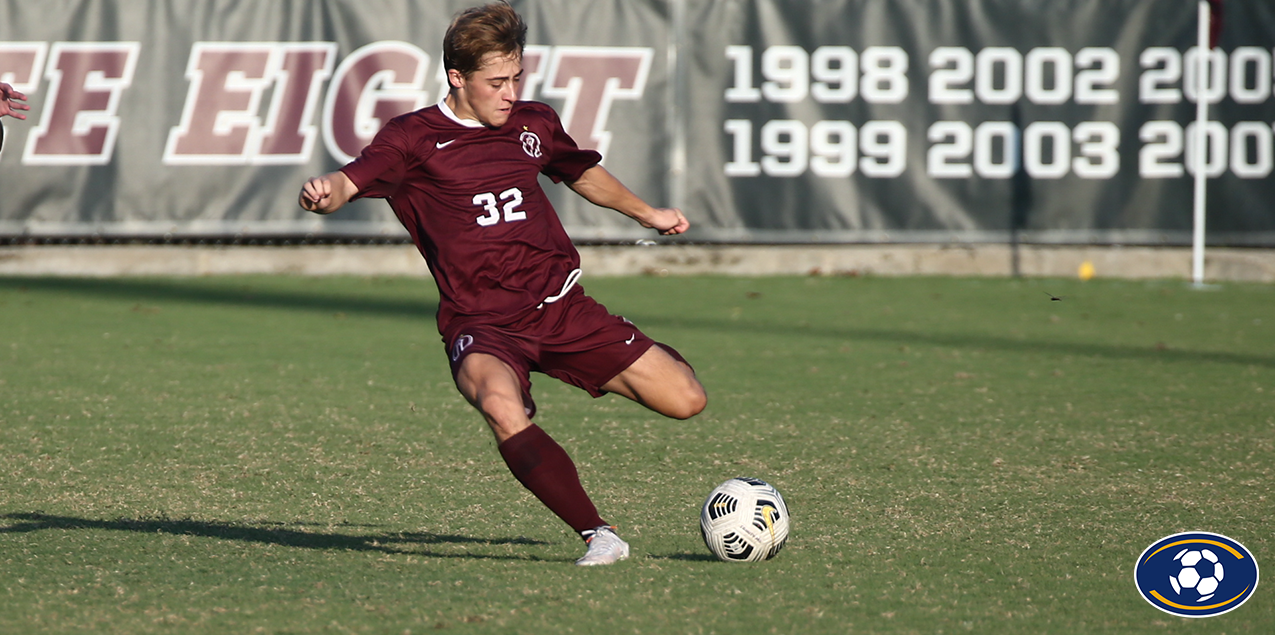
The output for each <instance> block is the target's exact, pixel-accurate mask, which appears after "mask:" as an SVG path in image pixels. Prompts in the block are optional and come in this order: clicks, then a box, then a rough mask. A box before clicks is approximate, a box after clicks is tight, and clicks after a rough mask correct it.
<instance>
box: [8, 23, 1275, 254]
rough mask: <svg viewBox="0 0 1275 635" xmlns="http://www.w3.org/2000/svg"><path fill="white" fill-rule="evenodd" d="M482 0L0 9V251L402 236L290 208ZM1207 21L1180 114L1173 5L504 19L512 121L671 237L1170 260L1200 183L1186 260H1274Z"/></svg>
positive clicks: (396, 105) (1255, 172)
mask: <svg viewBox="0 0 1275 635" xmlns="http://www.w3.org/2000/svg"><path fill="white" fill-rule="evenodd" d="M476 1H477V0H464V1H462V0H445V1H444V0H430V1H428V2H426V1H421V0H405V1H403V2H391V3H368V2H354V1H351V0H273V1H271V2H264V1H262V2H239V1H232V0H158V1H155V2H145V3H139V2H130V1H128V0H41V1H40V2H29V1H21V0H0V81H5V82H8V83H10V84H12V85H13V86H14V87H15V88H17V89H18V90H20V91H22V92H24V93H26V94H27V95H29V96H30V100H29V103H30V105H31V111H30V113H29V119H28V120H27V121H25V122H24V121H17V120H14V119H8V118H6V119H5V120H4V125H5V126H6V134H5V140H4V147H3V149H0V236H10V237H12V236H20V235H24V234H25V235H32V236H58V235H78V236H85V235H94V234H96V235H101V236H110V235H128V236H148V237H162V236H166V235H173V236H222V237H225V236H245V237H250V236H255V235H266V234H269V235H289V236H298V237H301V236H306V235H332V234H338V235H359V236H403V235H405V234H404V232H403V231H402V229H401V228H400V227H399V225H398V223H397V221H396V220H395V219H394V217H393V215H392V214H391V213H390V211H389V209H388V206H387V205H385V204H384V203H383V202H380V201H359V202H357V203H355V204H353V205H352V206H351V207H349V208H347V209H345V210H342V212H341V213H339V214H336V215H334V216H333V217H318V216H314V215H310V214H307V213H305V212H303V211H301V210H300V209H299V208H298V207H297V206H296V201H295V199H296V193H297V190H298V189H299V187H300V184H301V183H302V182H303V181H304V180H305V179H306V178H307V177H308V176H310V175H314V174H319V173H323V172H327V171H331V170H333V169H335V168H337V167H339V166H340V165H342V164H343V163H345V162H346V161H348V160H350V159H351V158H352V157H354V156H356V155H357V154H358V153H359V151H360V149H361V148H362V147H363V146H364V145H365V144H367V143H368V142H369V141H370V140H371V139H372V137H373V136H374V135H375V134H376V132H377V130H379V128H380V127H381V126H382V125H383V124H384V123H385V122H386V121H387V120H388V119H389V118H391V117H393V116H395V115H397V114H400V113H404V112H408V111H411V110H414V109H417V108H421V107H424V106H427V105H430V104H433V103H436V102H437V101H438V100H439V99H441V98H442V97H443V96H444V95H445V91H446V82H445V79H444V75H443V70H442V64H441V60H440V44H439V43H440V41H441V39H442V35H443V32H444V30H445V29H446V27H447V25H448V23H449V22H450V20H451V18H452V16H453V15H454V14H455V12H456V11H458V10H460V9H463V8H465V7H467V6H469V5H471V4H474V3H475V2H476ZM1216 4H1222V5H1223V6H1224V7H1225V12H1224V14H1223V16H1222V23H1221V26H1222V28H1221V30H1220V40H1219V42H1218V47H1217V48H1215V49H1213V50H1212V51H1210V52H1209V54H1208V65H1209V69H1210V72H1209V74H1208V82H1207V85H1206V86H1204V87H1203V89H1202V90H1201V89H1200V88H1199V86H1200V85H1201V82H1200V81H1199V80H1198V79H1197V77H1196V75H1198V73H1197V71H1196V68H1197V62H1196V60H1198V59H1199V52H1198V51H1197V50H1196V49H1195V47H1194V41H1195V25H1196V22H1195V16H1196V12H1195V5H1196V3H1195V2H1194V0H1122V1H1119V2H1113V1H1112V0H1051V1H1049V2H1045V1H1043V0H823V1H821V2H817V3H816V2H792V1H788V0H730V1H727V0H592V1H590V2H578V1H573V0H537V1H530V0H528V1H523V2H515V3H514V5H515V7H516V8H517V9H518V10H519V11H520V12H522V13H523V15H524V17H525V18H526V19H527V21H528V23H529V25H530V27H531V32H530V34H529V43H530V45H529V46H528V48H527V50H526V54H525V58H524V71H525V75H524V81H523V85H522V97H523V98H524V99H535V100H539V101H545V102H548V103H550V104H551V105H553V106H554V107H555V108H556V109H557V110H558V112H559V113H560V114H561V116H562V119H563V122H564V124H565V125H566V127H567V129H568V131H569V132H570V133H571V134H572V135H573V136H574V138H575V139H576V140H577V142H579V143H580V145H582V146H586V147H591V148H595V149H597V150H599V151H600V152H601V153H602V154H603V156H604V163H605V165H606V166H607V167H608V168H609V169H610V170H612V171H613V172H615V173H616V174H617V175H618V176H619V177H620V178H621V180H623V181H624V182H625V183H626V184H628V185H629V186H630V187H631V188H632V189H634V190H635V191H637V192H639V193H640V194H641V195H642V196H643V197H644V198H646V199H647V200H649V201H651V202H652V203H655V204H663V205H678V206H681V207H683V208H685V209H686V211H687V213H688V216H689V217H690V218H691V220H692V222H693V223H694V228H693V230H692V233H690V234H689V235H688V236H687V238H690V239H693V240H708V241H740V242H758V241H762V242H806V241H816V242H817V241H825V242H828V241H840V242H847V241H848V242H859V241H872V242H880V241H895V242H933V241H941V242H946V241H1003V240H1010V239H1017V240H1028V241H1035V242H1099V243H1141V244H1173V243H1186V242H1188V240H1189V233H1190V219H1191V214H1190V198H1191V197H1190V187H1191V181H1192V178H1193V175H1194V174H1195V172H1196V171H1197V169H1203V170H1205V171H1206V173H1207V174H1208V176H1209V185H1210V193H1209V199H1208V200H1209V230H1210V233H1209V237H1210V242H1212V243H1215V244H1254V245H1270V244H1275V212H1273V211H1272V209H1275V185H1272V183H1273V180H1272V179H1271V178H1269V177H1270V175H1271V172H1272V168H1273V167H1275V150H1273V148H1275V90H1273V84H1275V63H1273V58H1275V4H1272V3H1265V2H1239V1H1233V0H1228V1H1225V2H1222V3H1216ZM1201 95H1203V96H1204V98H1205V99H1208V100H1209V102H1210V105H1211V107H1212V113H1213V116H1212V117H1211V121H1210V122H1209V124H1208V126H1207V127H1206V134H1205V135H1204V136H1205V137H1206V138H1207V144H1206V150H1207V151H1206V152H1203V153H1201V152H1198V151H1197V148H1196V147H1195V146H1196V145H1198V143H1197V142H1196V139H1197V138H1198V136H1199V135H1197V133H1196V128H1195V124H1194V123H1193V122H1194V111H1195V102H1196V101H1197V99H1199V98H1200V97H1201ZM1200 156H1203V160H1201V159H1199V158H1197V157H1200ZM1197 166H1198V167H1197ZM550 191H551V196H553V198H554V201H555V205H556V206H557V207H558V210H559V212H560V214H561V215H562V217H563V222H564V224H565V225H566V226H567V227H568V230H569V231H570V232H571V233H572V235H573V236H574V237H576V238H577V239H581V240H633V239H637V238H646V237H649V236H647V234H648V233H649V232H646V231H644V230H642V229H640V228H638V227H637V226H636V225H634V224H633V223H632V222H631V221H629V220H628V219H626V218H623V217H620V216H619V215H617V214H614V213H611V212H608V211H605V210H599V209H597V208H594V207H592V206H590V205H588V204H587V203H584V202H583V201H581V200H580V199H579V198H578V197H576V196H574V195H573V194H571V193H570V192H569V191H566V190H565V188H561V187H558V188H550Z"/></svg>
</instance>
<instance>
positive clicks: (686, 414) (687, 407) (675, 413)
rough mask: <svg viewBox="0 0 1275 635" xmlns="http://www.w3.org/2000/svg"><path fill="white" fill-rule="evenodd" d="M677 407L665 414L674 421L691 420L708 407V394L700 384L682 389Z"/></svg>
mask: <svg viewBox="0 0 1275 635" xmlns="http://www.w3.org/2000/svg"><path fill="white" fill-rule="evenodd" d="M681 392H682V394H681V395H680V396H679V398H678V399H677V401H676V403H675V405H674V406H673V407H672V408H670V409H669V412H667V413H665V414H667V415H668V416H670V417H672V418H674V419H690V418H691V417H694V416H695V415H697V414H699V413H701V412H703V411H704V408H705V407H707V406H708V394H707V393H705V392H704V387H703V386H702V385H700V383H699V382H692V383H691V384H690V385H688V386H686V387H685V388H683V389H682V391H681Z"/></svg>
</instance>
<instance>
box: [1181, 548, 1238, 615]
mask: <svg viewBox="0 0 1275 635" xmlns="http://www.w3.org/2000/svg"><path fill="white" fill-rule="evenodd" d="M1173 559H1174V560H1178V561H1181V563H1182V570H1181V571H1178V574H1177V575H1171V576H1169V584H1171V585H1173V590H1174V591H1175V592H1177V594H1178V595H1182V589H1195V593H1196V594H1197V595H1198V596H1199V597H1198V598H1197V599H1196V600H1195V601H1196V602H1203V601H1205V600H1207V599H1209V598H1211V597H1213V592H1214V591H1217V587H1218V583H1219V582H1221V581H1222V576H1224V575H1225V574H1226V572H1225V571H1223V570H1222V563H1221V562H1218V558H1217V554H1215V553H1213V552H1212V551H1209V550H1208V549H1201V550H1199V551H1195V550H1193V549H1183V550H1182V551H1179V552H1178V555H1176V556H1173Z"/></svg>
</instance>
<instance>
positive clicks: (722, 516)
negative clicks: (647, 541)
mask: <svg viewBox="0 0 1275 635" xmlns="http://www.w3.org/2000/svg"><path fill="white" fill-rule="evenodd" d="M699 528H700V532H701V533H702V534H703V536H704V544H705V545H708V550H709V551H712V552H713V555H715V556H717V557H718V558H720V559H722V560H725V561H727V562H758V561H760V560H770V559H771V558H774V557H775V554H777V553H779V550H780V549H783V547H784V542H785V541H787V540H788V506H787V505H785V504H784V497H783V496H780V495H779V490H776V489H775V488H773V487H771V486H770V485H769V484H768V483H766V482H765V481H763V480H760V479H755V478H742V477H741V478H733V479H731V480H729V481H726V482H725V483H722V484H721V485H718V486H717V488H716V489H714V490H713V491H712V493H710V494H709V495H708V500H706V501H704V507H703V508H702V509H701V510H700V514H699Z"/></svg>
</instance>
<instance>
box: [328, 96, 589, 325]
mask: <svg viewBox="0 0 1275 635" xmlns="http://www.w3.org/2000/svg"><path fill="white" fill-rule="evenodd" d="M471 124H472V125H471ZM601 159H602V157H601V155H599V154H598V153H597V152H594V151H593V150H582V149H580V148H579V147H577V146H576V143H575V141H573V140H572V139H571V137H570V136H569V135H567V132H566V130H564V129H563V127H562V122H561V121H559V119H558V115H557V113H555V112H554V111H553V109H552V108H550V107H549V106H547V105H545V104H541V103H537V102H529V101H524V102H517V103H516V104H514V107H513V110H512V111H511V112H510V115H509V120H508V122H506V123H505V125H503V126H501V127H500V128H487V127H486V126H482V125H480V124H477V122H472V121H465V122H463V121H461V120H458V119H457V118H456V117H455V115H453V114H452V112H451V110H450V109H447V108H446V105H445V104H440V105H435V106H430V107H429V108H424V109H421V110H418V111H416V112H412V113H408V114H406V115H401V116H399V117H395V118H394V119H392V120H391V121H390V122H389V124H387V125H386V126H385V127H384V128H383V129H381V131H380V132H379V133H377V135H376V138H375V139H373V140H372V143H371V144H370V145H368V146H367V147H366V148H364V149H363V152H362V154H360V155H359V157H358V158H357V159H355V160H354V161H352V162H350V164H348V165H346V166H345V167H343V168H341V171H342V172H344V173H345V175H346V176H348V177H349V178H350V180H351V181H353V182H354V185H355V186H356V187H358V194H357V195H356V196H355V197H354V198H362V197H376V198H386V199H389V202H390V207H391V208H393V209H394V213H395V215H397V216H398V219H399V220H400V221H402V223H403V226H404V227H406V228H407V231H408V233H409V234H411V236H412V240H413V241H414V242H415V243H416V246H417V248H419V249H420V252H421V254H422V255H423V256H425V261H426V262H427V263H428V264H429V269H430V272H431V273H433V275H434V281H435V282H436V283H437V284H438V292H439V296H440V303H439V308H438V329H439V332H440V333H444V332H446V331H447V326H448V324H449V323H451V322H452V321H454V320H457V319H461V320H464V321H466V322H477V323H483V324H492V325H497V326H510V325H514V324H516V323H518V322H519V321H520V320H522V319H525V318H526V317H527V315H528V314H529V313H531V312H533V311H537V310H538V309H537V307H539V306H542V303H543V302H544V300H545V299H546V298H553V297H554V296H557V295H560V294H561V293H562V292H563V291H564V289H565V288H567V287H569V286H570V285H571V284H573V283H574V282H575V278H576V277H577V276H578V275H579V274H574V275H573V273H572V272H573V271H575V270H576V269H578V268H579V267H580V254H579V253H578V252H576V249H575V246H574V245H572V244H571V239H570V238H569V237H568V236H567V232H566V231H565V230H564V229H563V228H562V222H561V221H560V220H559V219H558V214H557V212H555V211H554V209H553V206H552V205H551V204H550V203H549V198H548V197H547V196H546V195H545V193H544V190H542V189H541V188H540V183H539V181H538V180H537V175H539V174H545V175H546V176H548V177H549V178H550V179H553V181H554V182H555V183H557V182H561V181H563V180H566V181H575V180H576V179H578V178H580V175H582V174H584V172H585V170H588V169H589V168H591V167H593V166H594V165H596V164H597V163H598V161H600V160H601Z"/></svg>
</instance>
